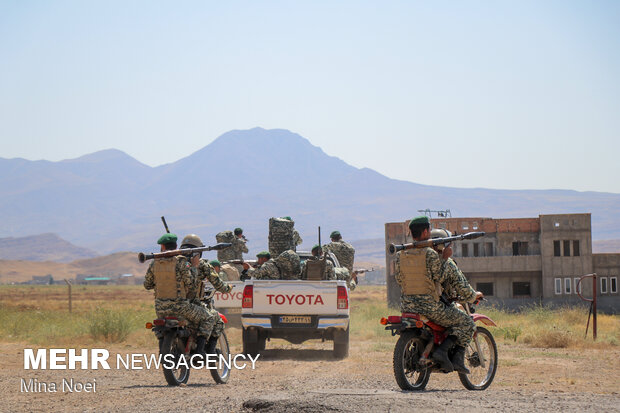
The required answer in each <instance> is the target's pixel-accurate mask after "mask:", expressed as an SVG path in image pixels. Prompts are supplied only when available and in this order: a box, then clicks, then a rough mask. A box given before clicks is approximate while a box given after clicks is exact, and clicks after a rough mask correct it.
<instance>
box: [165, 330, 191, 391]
mask: <svg viewBox="0 0 620 413" xmlns="http://www.w3.org/2000/svg"><path fill="white" fill-rule="evenodd" d="M166 354H172V355H173V360H174V364H175V365H176V364H177V362H178V360H179V359H180V358H181V356H182V355H184V354H185V344H183V340H181V339H180V338H179V337H177V336H176V334H174V333H172V332H171V333H168V334H166V336H165V337H164V340H163V341H162V343H161V355H162V356H165V355H166ZM162 358H163V357H162ZM162 367H163V370H164V377H165V378H166V381H167V382H168V384H169V385H170V386H178V385H179V384H183V383H187V380H188V379H189V368H188V367H187V366H184V365H183V364H181V365H180V366H179V368H178V369H175V368H172V369H168V368H166V364H165V363H164V364H163V366H162Z"/></svg>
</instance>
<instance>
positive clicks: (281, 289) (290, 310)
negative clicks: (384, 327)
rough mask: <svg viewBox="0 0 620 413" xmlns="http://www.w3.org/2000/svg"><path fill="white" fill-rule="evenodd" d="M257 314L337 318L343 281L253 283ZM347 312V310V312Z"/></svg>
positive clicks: (263, 281)
mask: <svg viewBox="0 0 620 413" xmlns="http://www.w3.org/2000/svg"><path fill="white" fill-rule="evenodd" d="M252 284H253V287H254V299H253V301H254V302H253V313H254V314H295V315H297V314H311V315H315V314H316V315H322V314H329V315H334V314H336V313H339V311H338V310H337V302H338V286H339V285H342V286H344V285H345V283H344V282H343V281H285V280H253V281H252ZM344 312H346V310H345V311H344Z"/></svg>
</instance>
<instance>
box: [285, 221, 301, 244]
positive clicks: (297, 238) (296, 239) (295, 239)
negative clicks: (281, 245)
mask: <svg viewBox="0 0 620 413" xmlns="http://www.w3.org/2000/svg"><path fill="white" fill-rule="evenodd" d="M282 219H286V220H287V221H292V220H293V219H292V218H291V217H282ZM302 242H304V240H303V239H301V236H300V235H299V232H297V230H296V229H295V228H293V245H294V246H295V247H297V246H298V245H301V243H302Z"/></svg>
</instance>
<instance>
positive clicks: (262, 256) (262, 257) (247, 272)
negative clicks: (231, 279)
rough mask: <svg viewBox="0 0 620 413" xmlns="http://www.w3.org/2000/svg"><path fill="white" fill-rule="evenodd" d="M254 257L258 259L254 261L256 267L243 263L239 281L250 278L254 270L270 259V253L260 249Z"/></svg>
mask: <svg viewBox="0 0 620 413" xmlns="http://www.w3.org/2000/svg"><path fill="white" fill-rule="evenodd" d="M256 259H257V260H258V261H257V263H256V268H252V267H251V266H250V264H248V263H247V262H244V263H243V271H241V281H245V280H248V279H250V277H252V275H253V274H254V272H255V271H257V270H258V269H260V268H261V267H262V265H263V264H265V263H266V262H267V261H269V260H270V259H271V254H270V253H269V251H261V252H259V253H258V254H256Z"/></svg>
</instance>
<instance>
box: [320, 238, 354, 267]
mask: <svg viewBox="0 0 620 413" xmlns="http://www.w3.org/2000/svg"><path fill="white" fill-rule="evenodd" d="M323 251H331V252H333V253H334V255H335V256H336V258H338V262H339V263H340V265H342V266H343V267H345V268H346V269H347V270H349V272H353V258H354V256H355V248H353V245H351V244H349V243H348V242H344V241H342V240H340V241H332V242H330V243H329V244H327V245H325V246H324V247H323Z"/></svg>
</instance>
